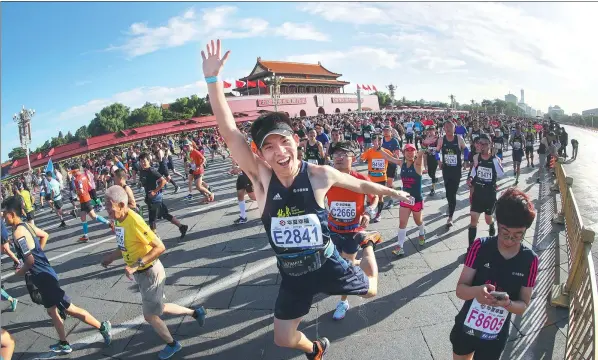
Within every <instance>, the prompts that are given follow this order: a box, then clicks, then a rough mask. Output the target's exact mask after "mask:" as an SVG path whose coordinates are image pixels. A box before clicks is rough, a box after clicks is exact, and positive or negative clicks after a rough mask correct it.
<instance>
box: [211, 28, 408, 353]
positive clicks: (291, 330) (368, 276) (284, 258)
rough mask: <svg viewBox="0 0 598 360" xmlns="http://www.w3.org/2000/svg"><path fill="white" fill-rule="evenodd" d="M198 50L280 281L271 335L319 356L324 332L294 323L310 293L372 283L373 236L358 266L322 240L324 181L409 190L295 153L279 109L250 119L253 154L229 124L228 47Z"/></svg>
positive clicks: (371, 289)
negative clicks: (314, 333)
mask: <svg viewBox="0 0 598 360" xmlns="http://www.w3.org/2000/svg"><path fill="white" fill-rule="evenodd" d="M207 51H208V54H205V53H204V52H203V51H202V53H201V55H202V58H203V72H204V76H205V79H206V83H207V84H208V92H209V96H210V104H211V106H212V110H213V112H214V115H215V117H216V121H217V124H218V130H219V131H220V134H222V136H223V137H224V139H225V142H226V144H227V145H228V147H229V149H230V151H231V154H232V157H233V159H235V161H236V162H237V163H238V164H239V165H240V166H241V169H242V170H243V172H244V173H246V174H247V176H248V177H249V178H250V180H251V182H252V183H253V187H254V191H255V195H256V199H257V202H258V206H259V208H260V213H261V218H262V222H263V224H264V228H265V230H266V234H267V236H268V240H269V242H270V245H271V246H272V248H273V249H274V251H275V252H276V258H277V262H278V268H279V270H280V273H281V277H282V282H281V285H280V289H279V293H278V298H277V299H276V305H275V309H274V342H275V343H276V344H277V345H278V346H282V347H288V348H295V349H298V350H301V351H303V352H305V353H306V355H307V357H308V359H318V360H319V359H322V358H323V355H324V354H325V353H326V350H327V348H328V347H329V341H328V340H327V339H326V338H320V339H317V340H316V341H311V340H309V339H307V337H306V336H305V335H304V334H303V333H301V332H299V331H298V330H297V327H298V326H299V323H300V322H301V319H302V318H303V316H305V315H306V314H307V313H308V312H309V310H310V307H311V304H312V300H313V296H314V295H315V294H317V293H320V292H323V293H327V294H330V295H359V296H363V297H372V296H375V295H376V293H377V288H378V266H377V263H376V257H375V254H374V249H373V248H374V246H375V244H376V243H379V242H380V241H381V238H380V237H366V238H365V239H363V241H362V242H361V243H360V247H361V248H362V249H363V257H362V259H361V263H360V265H359V266H355V265H353V264H350V263H348V262H347V261H346V260H345V259H343V258H342V257H341V256H340V255H339V253H338V251H337V249H336V247H335V246H334V244H333V242H332V241H331V240H330V230H329V228H328V222H327V220H328V214H327V211H326V208H325V197H326V193H327V192H328V190H329V189H330V188H331V187H332V186H337V187H340V188H344V189H347V190H350V191H353V192H356V193H362V194H371V195H379V196H383V195H386V196H393V197H396V198H398V199H399V200H402V201H406V202H409V201H410V200H411V199H410V197H409V194H407V193H405V192H402V191H396V190H393V189H390V188H388V187H386V186H382V185H378V184H374V183H372V182H368V181H364V180H359V179H357V178H355V177H353V176H351V175H349V174H344V173H341V172H340V171H338V170H336V169H334V168H332V167H330V166H318V165H314V164H308V163H307V162H305V161H301V160H298V159H297V145H298V141H299V137H298V136H297V135H296V134H294V132H293V128H292V124H291V121H290V120H289V118H288V116H287V115H286V114H285V113H284V112H274V113H268V114H266V115H263V116H262V117H260V118H258V119H257V120H256V121H255V122H254V123H253V125H252V126H251V137H252V139H253V140H254V142H255V144H256V145H257V148H258V151H257V154H254V153H252V152H251V150H250V148H249V146H248V145H247V142H246V141H245V138H244V137H243V134H242V133H241V132H240V131H239V129H238V128H237V126H236V124H235V119H234V117H233V114H232V112H231V110H230V108H229V106H228V104H227V101H226V98H225V96H224V91H223V87H222V81H221V80H219V79H218V75H219V74H220V73H221V71H222V68H223V66H224V63H225V62H226V60H227V59H228V56H229V54H230V52H227V53H226V54H224V56H223V57H221V51H220V40H218V41H217V43H216V44H215V42H214V41H212V43H211V46H210V45H208V46H207Z"/></svg>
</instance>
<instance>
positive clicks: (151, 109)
mask: <svg viewBox="0 0 598 360" xmlns="http://www.w3.org/2000/svg"><path fill="white" fill-rule="evenodd" d="M161 121H162V110H161V108H160V106H158V105H154V104H150V103H145V105H143V106H142V107H140V108H139V109H135V110H133V112H131V116H129V117H128V118H127V120H126V125H127V128H133V127H139V126H142V125H150V124H156V123H159V122H161Z"/></svg>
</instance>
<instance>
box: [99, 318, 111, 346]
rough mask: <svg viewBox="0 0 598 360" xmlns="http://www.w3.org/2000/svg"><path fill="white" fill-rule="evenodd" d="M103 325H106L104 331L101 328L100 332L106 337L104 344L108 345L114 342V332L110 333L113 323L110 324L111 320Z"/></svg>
mask: <svg viewBox="0 0 598 360" xmlns="http://www.w3.org/2000/svg"><path fill="white" fill-rule="evenodd" d="M102 326H103V327H104V331H102V330H100V334H102V337H103V338H104V345H106V346H108V345H110V343H111V342H112V334H111V333H110V332H111V330H112V324H110V321H104V322H103V323H102Z"/></svg>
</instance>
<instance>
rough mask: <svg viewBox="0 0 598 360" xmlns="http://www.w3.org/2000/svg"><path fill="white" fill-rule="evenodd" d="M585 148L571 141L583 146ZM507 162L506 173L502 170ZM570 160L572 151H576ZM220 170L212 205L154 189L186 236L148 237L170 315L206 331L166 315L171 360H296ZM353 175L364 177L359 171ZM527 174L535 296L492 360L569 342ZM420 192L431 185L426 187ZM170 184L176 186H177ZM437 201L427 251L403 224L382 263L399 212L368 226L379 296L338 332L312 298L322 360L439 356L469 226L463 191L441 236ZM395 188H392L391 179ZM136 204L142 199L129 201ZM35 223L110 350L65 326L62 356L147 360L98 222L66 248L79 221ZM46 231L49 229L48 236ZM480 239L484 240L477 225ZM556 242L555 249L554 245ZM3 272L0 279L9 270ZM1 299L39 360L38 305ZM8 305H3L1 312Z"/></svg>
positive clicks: (43, 354) (144, 332)
mask: <svg viewBox="0 0 598 360" xmlns="http://www.w3.org/2000/svg"><path fill="white" fill-rule="evenodd" d="M581 143H582V144H583V141H581ZM509 155H510V153H509V152H507V156H506V158H505V164H506V168H507V169H509V170H510V169H511V157H510V156H509ZM580 156H582V157H583V156H584V152H583V151H580ZM229 167H230V163H229V161H228V160H227V161H222V160H219V161H218V160H217V162H216V163H215V164H212V165H211V166H210V167H209V169H208V170H207V177H206V181H207V182H208V183H209V184H210V185H212V187H213V189H214V190H215V192H216V202H215V203H213V204H210V205H198V199H197V198H196V199H195V200H192V201H186V200H183V197H184V196H185V195H186V193H187V192H186V190H184V189H181V192H180V193H179V194H177V195H172V194H170V193H171V192H172V191H173V188H172V186H169V189H168V190H167V191H166V196H165V198H166V203H167V204H168V206H169V208H171V209H172V213H173V214H174V215H175V216H177V217H178V218H179V219H181V220H182V222H183V223H185V224H188V225H189V226H190V230H189V232H188V234H187V237H186V238H185V239H184V240H183V241H179V240H178V231H177V230H176V229H175V227H174V226H173V225H171V224H169V223H167V222H165V221H161V222H159V225H158V233H159V235H160V236H161V237H162V239H163V240H164V242H165V244H166V247H167V251H166V253H165V254H163V255H162V257H161V260H162V262H163V264H164V266H165V268H166V274H167V282H166V296H167V300H168V301H170V302H176V303H179V304H182V305H199V304H203V305H204V306H205V307H206V308H207V309H208V319H207V322H206V325H205V327H204V328H201V329H200V328H199V327H198V326H197V324H196V323H195V322H194V321H193V319H191V318H190V317H185V318H181V317H167V318H166V321H167V324H168V326H169V328H170V330H171V332H172V333H173V334H174V336H175V337H176V338H177V339H178V340H180V341H181V343H182V344H183V346H184V347H183V350H182V351H181V352H180V353H179V354H177V355H176V356H175V357H174V358H175V359H183V358H184V359H226V360H228V359H250V360H253V359H268V360H279V359H304V358H305V357H304V356H303V355H302V354H300V353H298V352H297V351H293V350H288V349H281V348H278V347H277V346H275V345H274V343H273V332H272V319H273V308H274V302H275V300H276V295H277V291H278V286H279V284H280V276H279V275H278V273H277V270H276V266H275V261H274V258H273V256H272V251H271V250H270V248H269V245H268V241H267V238H266V235H265V233H264V229H263V226H262V225H261V222H260V220H259V213H258V209H257V206H256V204H255V203H251V202H249V203H248V215H249V222H248V223H247V224H244V225H241V226H233V225H232V222H233V221H234V220H235V219H236V218H237V217H238V207H237V202H236V199H235V196H234V192H235V180H236V178H235V177H229V176H227V175H225V172H226V171H227V170H228V168H229ZM359 170H364V167H363V166H360V167H359ZM536 171H537V169H532V168H523V169H522V172H523V174H522V177H521V179H520V185H519V186H520V187H521V188H522V189H524V190H525V191H527V192H528V193H529V194H530V195H531V196H532V197H533V198H534V199H535V200H534V203H535V205H536V208H537V209H538V211H539V213H538V217H537V219H536V222H535V224H534V225H533V226H532V228H531V229H530V230H529V231H528V233H527V234H526V239H525V241H526V243H527V244H528V245H529V246H533V248H534V250H535V251H536V252H537V253H538V255H539V256H540V259H541V263H540V272H539V275H538V279H539V281H538V285H537V287H536V289H535V291H534V295H533V299H532V305H531V307H530V309H529V310H528V312H527V313H526V315H525V316H524V317H523V318H518V317H513V321H512V323H513V324H512V325H513V326H512V328H511V337H510V341H509V343H508V346H507V349H506V351H505V354H504V356H503V359H562V358H563V356H564V351H565V339H566V334H567V310H562V309H554V308H552V307H550V306H549V304H548V302H547V299H548V294H549V292H550V289H551V286H552V284H553V283H554V282H555V277H556V278H558V277H561V278H562V279H564V277H563V276H566V270H567V254H566V247H563V246H561V245H564V242H562V240H563V238H564V232H563V230H564V229H563V228H562V227H560V226H553V224H551V222H550V220H551V219H552V216H553V215H554V212H555V209H556V207H555V206H556V202H555V199H556V196H555V194H554V193H552V192H550V190H549V189H548V187H549V182H548V181H544V182H542V183H541V184H537V183H536V182H535V181H534V180H535V179H532V177H531V176H532V175H535V173H536ZM425 178H426V180H425V182H424V185H425V186H424V187H425V189H424V191H425V193H426V194H427V193H428V192H429V190H427V185H428V184H429V179H427V176H425ZM175 180H176V181H179V180H180V178H177V179H175ZM440 181H441V183H440V188H441V190H440V191H437V195H436V196H434V197H429V196H428V197H427V198H426V205H425V210H424V211H425V214H426V215H425V221H426V229H427V243H426V245H425V246H424V247H423V248H420V247H419V246H418V245H417V230H416V227H415V226H414V224H413V222H410V224H409V228H408V233H407V234H408V236H409V241H408V242H406V245H405V251H406V256H405V257H403V258H400V259H396V258H394V255H392V253H391V252H390V250H391V245H392V242H394V240H395V238H396V232H397V227H398V209H396V208H394V209H390V210H385V211H384V214H383V216H382V221H381V222H380V223H378V224H374V225H372V226H371V228H372V229H378V230H380V231H381V232H382V234H383V237H384V240H385V242H384V243H383V244H382V246H380V247H379V248H378V249H377V251H376V257H377V260H378V266H379V272H380V279H379V293H378V296H377V297H375V298H373V299H369V300H364V299H361V298H354V297H352V298H350V303H351V309H350V310H349V312H348V314H347V316H346V317H345V319H343V320H342V321H340V322H337V321H334V320H332V313H333V312H334V309H335V306H336V303H337V301H338V299H337V298H336V297H328V296H323V295H319V296H317V297H316V298H315V299H314V304H313V306H312V311H311V312H310V314H309V315H307V316H306V317H305V319H304V320H303V322H302V323H301V325H300V329H301V330H302V331H303V332H305V334H306V335H307V336H308V337H310V338H312V339H313V338H315V337H316V336H326V337H328V338H329V339H330V341H331V342H332V347H331V349H330V351H329V355H327V357H326V358H327V359H363V358H366V357H373V358H377V359H380V360H385V359H389V360H390V359H393V360H394V359H451V358H452V356H451V344H450V341H449V332H450V329H451V327H452V325H453V321H454V316H455V315H456V314H457V312H458V310H459V309H460V307H461V305H462V301H461V300H459V299H458V298H457V297H456V295H455V287H456V283H457V279H458V277H459V274H460V272H461V267H462V265H461V262H462V258H461V255H463V254H464V252H465V249H466V248H467V227H468V223H469V207H468V205H469V202H468V190H467V188H466V187H465V186H464V185H463V186H462V187H461V188H460V190H459V194H458V206H457V211H456V213H455V220H456V221H455V226H454V227H453V228H452V229H451V230H450V231H449V232H447V231H446V230H445V227H444V224H445V222H446V217H445V215H444V213H445V212H446V210H447V204H446V200H445V198H444V189H442V180H440ZM513 181H514V180H513V177H512V171H511V172H510V173H509V175H508V176H506V177H505V178H504V179H502V180H500V182H499V183H500V184H501V188H502V189H504V188H506V187H507V186H509V185H512V184H513ZM397 184H400V182H397ZM137 195H138V197H139V198H140V197H141V193H137ZM37 223H38V224H39V226H41V227H42V228H45V229H50V230H49V232H50V234H51V238H50V240H49V242H48V245H47V247H46V253H47V255H48V257H49V258H50V259H51V263H52V265H53V266H54V268H55V269H56V271H57V273H58V274H59V277H60V281H61V284H62V285H63V287H64V289H65V290H66V292H67V293H68V294H69V295H70V296H71V297H72V299H73V303H74V304H76V305H78V306H81V307H84V308H86V309H87V310H89V311H90V312H91V313H92V314H94V315H95V316H96V317H97V318H98V319H100V320H105V319H109V320H110V321H111V322H112V324H113V332H114V333H115V335H114V340H113V343H112V345H111V346H110V347H108V348H104V346H103V344H102V343H101V341H100V337H99V334H98V333H97V332H96V331H94V330H91V329H90V328H89V327H88V326H86V325H85V324H83V323H80V322H79V321H77V320H74V319H71V318H69V319H67V321H66V328H67V331H68V332H69V340H70V342H71V344H73V346H74V347H75V349H76V350H75V351H74V352H73V353H72V354H70V355H68V356H60V358H77V359H156V358H157V352H158V351H159V350H160V349H161V347H162V346H163V343H162V342H161V341H160V340H159V338H158V336H157V335H156V334H155V333H154V331H153V330H152V329H151V328H150V326H149V325H148V324H146V323H144V321H143V317H142V316H141V306H140V296H139V294H138V292H137V290H136V288H135V284H134V282H132V281H130V280H128V279H127V278H126V277H125V276H124V271H123V262H122V260H119V261H118V262H115V263H114V264H113V265H112V266H110V267H109V268H108V269H104V268H103V267H102V266H100V265H99V263H100V260H101V257H102V255H103V254H104V253H105V252H107V251H110V250H112V249H113V248H114V247H115V243H114V240H113V236H112V235H111V233H110V232H109V231H108V230H107V229H105V227H104V226H103V225H101V224H99V223H90V235H91V237H92V239H91V241H90V242H89V244H87V245H83V244H78V243H77V242H76V239H77V238H78V237H79V235H80V232H81V226H80V225H79V220H77V219H73V220H71V221H69V222H68V228H66V229H63V230H60V231H58V229H56V228H55V227H56V225H57V221H56V217H55V215H53V214H52V215H50V214H48V213H43V214H41V215H39V216H38V221H37ZM52 227H54V228H52ZM478 229H479V230H478V235H479V236H484V235H486V234H487V230H488V229H487V226H486V225H485V223H483V221H482V222H481V224H480V225H479V228H478ZM559 240H560V241H561V242H559ZM6 261H7V260H4V261H3V268H4V270H3V272H2V276H3V278H4V277H6V276H8V275H9V274H10V273H11V272H12V271H11V270H10V269H9V265H10V264H9V263H8V262H6ZM3 284H5V287H6V290H7V291H8V292H9V293H10V294H11V295H13V296H15V297H18V298H19V299H20V300H21V302H20V303H19V308H18V309H17V311H16V312H15V313H10V312H6V311H5V310H3V312H2V319H1V321H2V327H4V328H6V329H7V330H8V331H10V332H11V333H12V334H13V335H14V337H15V339H16V341H17V355H16V356H15V357H14V358H15V359H33V358H48V357H50V355H48V353H47V348H48V346H49V345H50V344H52V343H55V342H56V341H57V335H56V332H55V331H54V329H53V327H52V324H51V322H50V319H49V318H48V316H47V314H46V313H45V311H44V309H43V308H42V307H41V306H37V305H34V304H32V303H31V301H30V299H29V296H28V294H27V290H26V288H25V286H24V280H23V279H22V278H19V279H16V278H14V277H13V278H8V279H6V280H4V279H3ZM4 305H8V303H6V302H5V303H4Z"/></svg>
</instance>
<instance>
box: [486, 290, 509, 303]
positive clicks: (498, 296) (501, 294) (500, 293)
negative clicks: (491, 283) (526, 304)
mask: <svg viewBox="0 0 598 360" xmlns="http://www.w3.org/2000/svg"><path fill="white" fill-rule="evenodd" d="M490 295H492V296H494V298H495V299H496V300H499V301H500V300H506V299H507V296H509V295H508V294H507V293H506V292H503V291H493V292H491V293H490Z"/></svg>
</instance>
